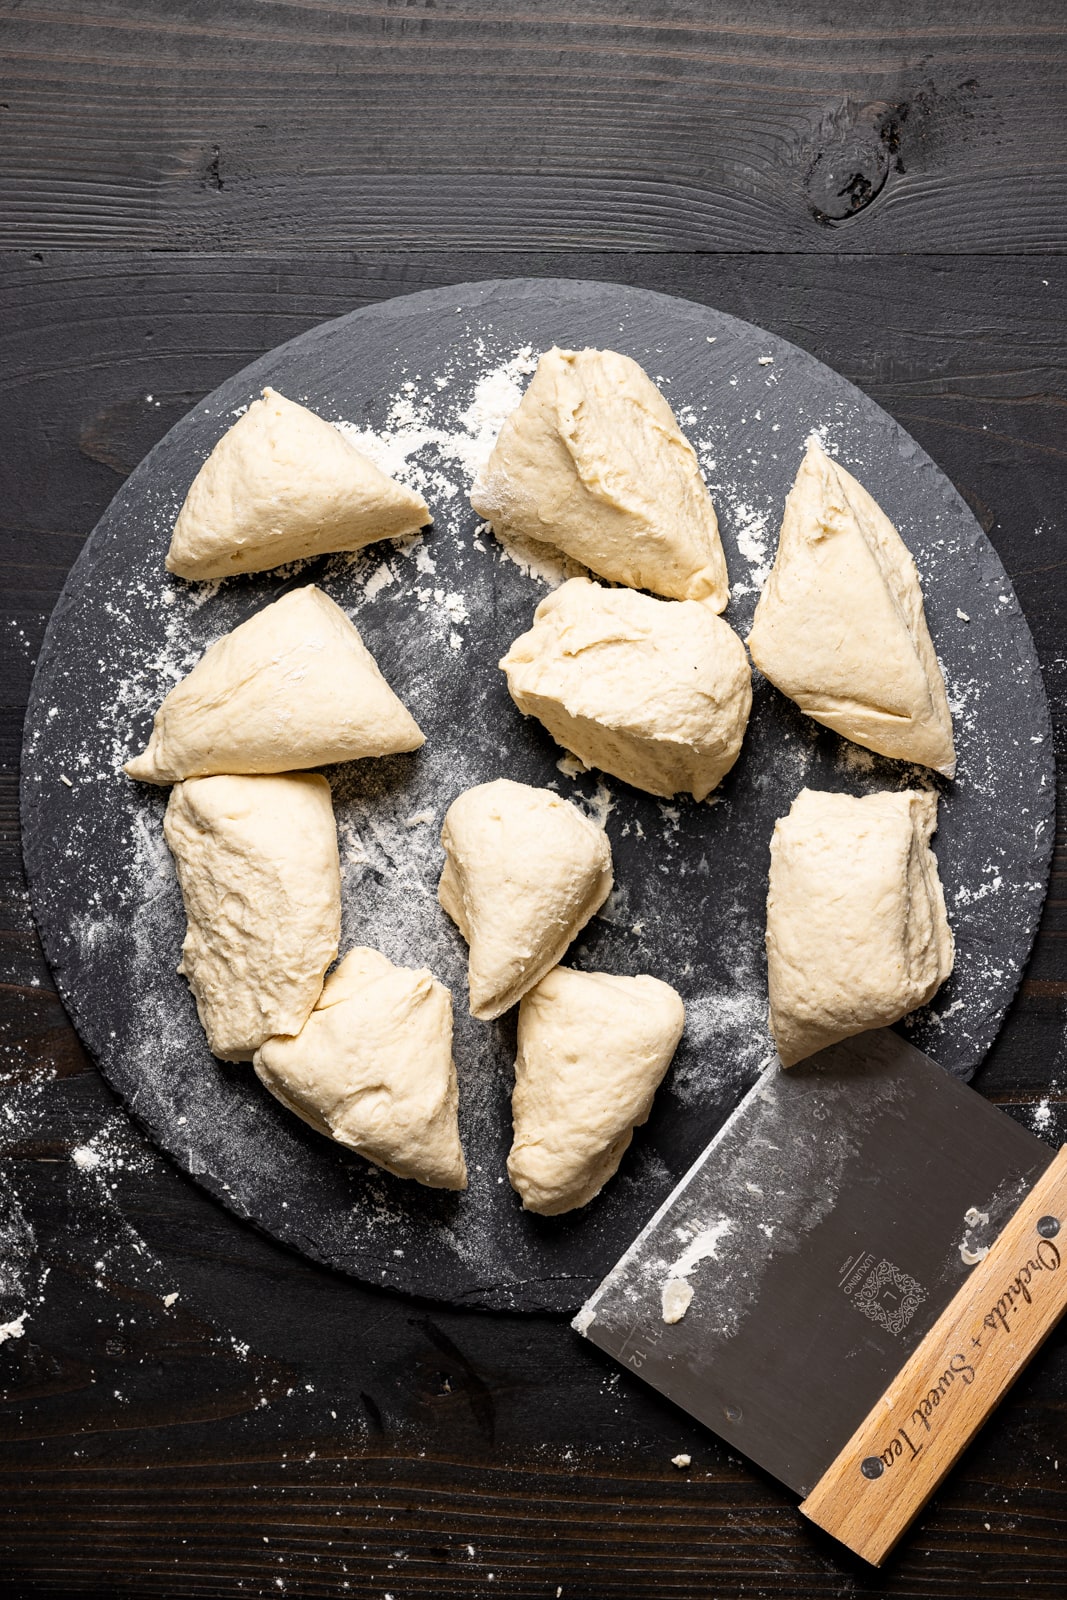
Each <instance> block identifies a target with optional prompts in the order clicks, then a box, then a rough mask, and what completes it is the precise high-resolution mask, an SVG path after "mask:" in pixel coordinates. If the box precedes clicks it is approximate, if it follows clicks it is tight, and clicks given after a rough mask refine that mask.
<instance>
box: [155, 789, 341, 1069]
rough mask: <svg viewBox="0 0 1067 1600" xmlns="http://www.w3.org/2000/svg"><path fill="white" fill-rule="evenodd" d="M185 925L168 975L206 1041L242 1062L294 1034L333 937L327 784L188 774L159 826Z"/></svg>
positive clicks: (333, 951)
mask: <svg viewBox="0 0 1067 1600" xmlns="http://www.w3.org/2000/svg"><path fill="white" fill-rule="evenodd" d="M163 832H164V835H165V836H166V840H167V843H168V845H169V846H170V849H171V853H172V855H173V856H174V865H175V867H176V868H177V873H178V883H179V885H180V886H181V891H182V899H183V900H184V902H185V915H186V917H187V919H188V923H189V927H188V932H187V933H186V935H185V943H184V944H183V945H182V959H181V964H180V966H179V967H178V971H179V972H183V973H184V974H185V976H186V977H187V978H188V980H189V986H190V988H191V989H192V991H193V994H194V995H195V997H196V1009H197V1011H198V1012H199V1013H200V1021H201V1022H202V1023H203V1025H204V1032H205V1033H206V1034H207V1040H208V1044H209V1045H210V1046H211V1048H212V1050H213V1051H214V1053H215V1055H217V1056H221V1057H222V1059H223V1060H224V1061H251V1059H252V1056H253V1054H254V1053H255V1051H256V1050H258V1049H259V1046H260V1045H261V1044H262V1043H263V1041H264V1040H265V1039H269V1038H270V1037H271V1035H272V1034H276V1033H299V1032H300V1030H301V1028H302V1027H303V1026H304V1023H305V1022H306V1021H307V1019H308V1017H309V1015H310V1013H311V1008H312V1006H313V1005H314V1004H315V1002H316V1000H317V999H318V998H319V995H320V993H321V992H322V980H323V976H324V974H325V972H326V968H327V967H328V966H329V965H330V962H331V961H333V960H334V959H335V957H336V955H337V942H338V940H339V939H340V937H341V869H340V865H339V862H338V859H337V831H336V829H335V827H334V820H333V806H332V804H331V801H330V786H329V784H328V783H327V782H326V779H325V778H320V777H318V776H316V775H315V774H313V773H307V772H293V773H289V774H288V775H287V776H285V777H266V778H235V777H229V776H226V777H214V778H192V779H190V780H189V782H188V783H179V784H176V785H175V786H174V789H173V790H172V791H171V796H170V803H169V805H168V806H167V814H166V816H165V817H164V818H163Z"/></svg>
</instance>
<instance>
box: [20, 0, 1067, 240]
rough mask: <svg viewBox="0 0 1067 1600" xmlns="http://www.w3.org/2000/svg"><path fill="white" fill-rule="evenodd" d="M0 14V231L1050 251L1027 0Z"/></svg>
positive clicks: (1034, 7)
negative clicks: (1, 146) (867, 5)
mask: <svg viewBox="0 0 1067 1600" xmlns="http://www.w3.org/2000/svg"><path fill="white" fill-rule="evenodd" d="M4 10H5V11H6V13H7V14H6V16H5V17H4V19H3V24H2V29H3V42H2V46H0V47H2V49H3V51H4V54H5V56H6V67H5V72H4V88H3V95H4V100H3V103H2V105H0V126H2V127H3V133H4V141H5V147H6V159H5V162H4V164H3V168H2V170H0V219H2V222H0V244H4V245H13V244H19V245H21V244H24V245H26V246H28V247H30V248H37V247H43V246H66V247H78V248H85V247H97V248H106V249H129V248H141V249H152V250H213V251H227V252H228V251H242V252H259V251H278V250H280V251H288V250H299V251H300V252H302V253H307V252H309V251H331V250H336V249H368V248H376V249H381V248H389V247H405V248H411V249H422V248H426V247H430V248H459V249H462V248H467V247H471V246H475V245H479V246H482V247H488V248H506V249H510V250H515V251H519V252H526V251H529V250H531V249H543V248H548V247H561V246H562V247H572V248H584V249H589V248H600V249H606V250H613V251H616V250H617V251H625V250H635V249H637V250H647V251H712V252H729V251H737V250H744V251H761V252H762V251H803V252H813V253H828V254H840V253H843V252H848V251H856V250H864V251H871V252H878V253H880V254H883V253H886V252H894V253H909V254H912V253H915V252H918V251H943V250H949V251H952V252H954V253H964V252H967V253H976V254H978V253H987V252H997V253H1018V252H1020V251H1048V250H1062V249H1063V247H1064V244H1065V242H1067V222H1065V219H1067V204H1065V201H1067V162H1065V160H1064V156H1065V153H1067V124H1065V119H1064V118H1063V116H1062V114H1060V113H1061V109H1062V84H1063V80H1064V72H1065V66H1067V63H1065V55H1067V18H1065V17H1064V14H1063V11H1062V8H1060V7H1058V6H1056V5H1054V4H1052V3H1050V0H1044V3H1034V0H1023V3H1019V4H1015V5H1013V6H1012V7H1011V8H1010V10H1008V11H1006V10H1005V8H1004V7H1003V6H1002V5H1000V4H998V3H996V0H971V3H970V4H968V5H967V6H966V7H962V6H960V7H958V8H956V14H955V15H954V16H947V15H946V14H945V8H944V7H943V6H936V5H933V4H932V3H930V0H898V4H897V5H895V6H894V7H893V11H892V15H891V17H890V16H888V15H886V14H884V13H882V12H880V11H870V12H867V11H864V10H863V9H862V8H857V7H855V6H849V5H840V4H839V5H837V6H831V7H829V8H827V7H826V6H825V5H823V4H821V3H817V0H796V3H793V4H790V5H788V6H787V5H784V4H782V3H780V0H773V3H769V4H766V5H764V6H761V7H759V8H755V7H746V6H737V7H733V8H724V7H720V6H714V7H708V6H706V5H704V4H702V3H700V0H633V3H627V4H625V5H622V4H618V3H616V0H585V3H583V5H582V6H581V8H580V9H577V10H576V9H575V8H574V7H572V6H568V5H566V4H565V3H563V0H528V3H525V4H515V5H507V6H503V5H496V6H493V5H488V4H486V0H377V3H375V0H367V3H359V4H357V3H345V0H229V3H227V4H225V5H224V6H220V5H218V4H217V3H215V0H182V4H181V5H178V6H175V5H174V4H173V3H171V0H140V3H139V4H138V5H137V6H136V7H131V6H129V5H124V4H122V3H121V0H90V3H88V4H86V3H81V0H50V3H47V0H46V3H42V4H31V3H26V4H19V5H8V6H7V7H5V8H4ZM519 270H521V268H520V269H519Z"/></svg>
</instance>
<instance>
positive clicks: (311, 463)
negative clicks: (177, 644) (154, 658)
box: [167, 389, 430, 579]
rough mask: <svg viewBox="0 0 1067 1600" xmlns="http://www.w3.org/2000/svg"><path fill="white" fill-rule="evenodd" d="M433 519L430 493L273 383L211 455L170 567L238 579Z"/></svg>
mask: <svg viewBox="0 0 1067 1600" xmlns="http://www.w3.org/2000/svg"><path fill="white" fill-rule="evenodd" d="M429 521H430V512H429V510H428V508H427V505H426V502H425V500H424V499H423V498H422V496H421V494H416V492H415V491H414V489H408V488H406V487H405V486H404V484H402V483H397V482H396V481H395V480H394V479H393V478H390V477H387V476H386V474H385V473H384V472H381V471H380V470H379V469H378V468H377V467H376V466H375V465H374V463H373V461H371V460H369V459H368V457H367V456H365V455H364V454H363V453H362V451H360V450H357V449H356V447H355V445H353V444H350V443H349V441H348V440H347V439H346V438H345V437H344V435H343V434H341V433H339V432H338V430H337V429H336V428H334V427H331V426H330V424H329V423H328V422H324V421H323V419H322V418H321V417H317V416H316V415H315V413H314V412H313V411H309V410H308V409H307V407H306V406H301V405H297V404H296V403H295V402H294V401H292V400H287V399H286V398H285V396H284V395H280V394H278V393H277V392H276V391H275V390H274V389H264V391H263V398H262V399H261V400H253V402H252V404H251V405H250V406H249V408H248V410H247V411H246V412H245V414H244V416H243V417H241V418H239V420H238V421H237V422H235V423H234V425H233V427H232V428H230V429H229V430H228V431H227V432H226V433H224V434H223V436H222V438H221V439H220V440H219V442H218V444H217V445H216V446H215V448H214V450H212V452H211V454H210V455H209V456H208V458H207V460H206V461H205V462H204V465H203V466H202V467H201V468H200V471H199V472H198V473H197V475H196V477H195V478H194V479H193V482H192V486H191V487H190V489H189V493H188V494H187V495H186V497H185V503H184V505H183V506H182V508H181V510H180V511H179V513H178V520H177V521H176V522H175V524H174V532H173V534H172V535H171V541H170V549H169V550H168V552H167V570H168V572H174V573H177V574H178V576H179V577H181V578H196V579H207V578H229V577H232V576H233V575H234V574H235V573H238V572H265V571H266V570H267V569H268V568H270V567H277V566H281V564H282V563H283V562H285V561H298V560H303V559H305V558H306V557H308V556H318V555H324V554H325V553H326V552H327V551H334V550H362V548H363V546H364V545H368V544H374V543H375V541H376V540H378V539H399V538H402V537H403V536H404V535H405V534H409V533H417V532H418V530H419V529H420V528H423V527H425V526H426V524H427V523H428V522H429Z"/></svg>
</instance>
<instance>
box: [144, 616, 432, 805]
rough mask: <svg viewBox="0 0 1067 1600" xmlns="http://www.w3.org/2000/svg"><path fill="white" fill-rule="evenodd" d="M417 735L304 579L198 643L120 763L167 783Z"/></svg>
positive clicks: (283, 765)
mask: <svg viewBox="0 0 1067 1600" xmlns="http://www.w3.org/2000/svg"><path fill="white" fill-rule="evenodd" d="M424 743H425V739H424V737H423V734H422V732H421V731H420V729H419V726H418V724H417V723H416V721H415V719H414V717H413V716H412V715H411V713H410V712H409V711H408V710H407V709H406V707H405V706H404V705H403V704H402V703H401V702H400V700H399V699H398V698H397V696H396V695H395V694H394V693H393V691H392V689H390V687H389V685H388V684H387V683H386V681H385V679H384V678H383V677H382V674H381V672H380V671H379V669H378V664H377V662H376V661H375V659H374V657H373V656H372V655H371V653H370V651H369V650H368V649H367V647H366V645H365V644H364V643H363V640H362V639H361V638H360V636H359V633H358V631H357V630H356V628H355V627H354V626H353V624H352V623H351V622H350V621H349V619H348V617H347V616H346V615H345V613H344V612H343V611H342V610H341V607H340V606H338V605H335V604H334V602H333V601H332V600H331V599H330V598H329V596H328V595H325V594H323V592H322V590H321V589H318V588H316V587H315V585H314V584H308V585H307V586H306V587H304V588H302V589H293V590H292V591H291V592H290V593H289V594H286V595H283V596H282V598H281V599H280V600H275V601H274V603H273V604H272V605H269V606H265V607H264V608H263V610H262V611H257V612H256V614H255V615H254V616H252V617H249V619H248V621H247V622H242V623H241V624H240V625H239V626H238V627H236V628H234V629H233V631H232V633H228V634H226V636H225V637H224V638H222V639H219V640H217V642H216V643H215V644H213V645H210V646H209V647H208V649H207V650H205V652H204V654H203V655H202V656H201V658H200V660H199V661H198V662H197V664H196V666H195V667H194V668H193V669H192V671H191V672H190V673H189V674H188V675H187V676H186V677H184V678H183V679H182V681H181V682H180V683H178V684H175V686H174V688H173V689H172V690H171V691H170V693H169V694H168V695H167V697H166V699H165V700H164V701H163V704H162V705H161V706H160V708H159V710H158V711H157V712H156V716H155V721H154V723H153V725H152V736H151V738H150V739H149V741H148V746H147V748H146V749H145V750H144V751H143V752H142V753H141V754H140V755H139V756H135V757H134V759H133V760H132V761H128V762H127V763H126V768H125V770H126V772H127V773H128V774H129V776H130V777H131V778H137V779H139V780H140V781H141V782H143V783H174V782H176V781H177V780H179V779H181V778H200V777H206V776H208V775H209V774H211V773H223V772H228V773H261V772H292V771H295V770H297V769H300V768H303V767H320V766H325V765H327V764H328V763H329V762H333V761H354V760H358V759H360V758H361V757H363V756H384V755H391V754H393V753H394V752H396V751H400V750H417V749H418V748H419V746H420V745H422V744H424Z"/></svg>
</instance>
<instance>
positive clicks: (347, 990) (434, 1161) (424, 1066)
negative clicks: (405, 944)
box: [254, 946, 467, 1189]
mask: <svg viewBox="0 0 1067 1600" xmlns="http://www.w3.org/2000/svg"><path fill="white" fill-rule="evenodd" d="M254 1064H255V1069H256V1075H257V1076H258V1078H259V1080H260V1082H261V1083H263V1084H264V1085H265V1086H266V1087H267V1088H268V1089H269V1090H270V1092H271V1094H273V1095H274V1096H275V1098H276V1099H278V1100H280V1101H281V1103H282V1104H283V1105H284V1106H287V1107H288V1109H289V1110H290V1111H293V1112H295V1113H296V1115H297V1116H298V1117H302V1118H303V1120H304V1121H305V1122H306V1123H308V1124H309V1126H310V1127H312V1128H314V1129H316V1131H317V1132H319V1133H322V1134H325V1135H326V1136H327V1138H330V1139H335V1140H336V1141H337V1143H338V1144H343V1145H346V1146H347V1147H348V1148H349V1149H350V1150H355V1151H358V1153H359V1154H360V1155H361V1156H364V1157H366V1159H367V1160H368V1161H373V1162H374V1163H375V1164H376V1165H377V1166H379V1167H384V1168H385V1170H386V1171H387V1172H391V1173H393V1174H394V1175H395V1176H396V1177H398V1178H413V1179H414V1180H415V1181H416V1182H417V1183H422V1184H425V1185H427V1186H428V1187H429V1188H433V1189H465V1188H466V1187H467V1167H466V1163H465V1162H464V1159H463V1148H462V1146H461V1144H460V1142H459V1123H458V1120H457V1109H458V1105H459V1089H458V1085H457V1082H456V1068H455V1063H454V1062H453V1060H452V996H451V995H450V994H449V992H448V990H447V989H446V988H445V986H444V985H443V984H441V983H438V981H437V979H436V978H435V977H434V976H433V974H432V973H430V972H427V971H426V970H425V968H420V969H419V970H414V969H412V968H410V967H397V966H394V965H393V963H392V962H391V961H390V960H389V959H388V957H386V956H384V955H382V954H381V953H380V952H379V951H377V950H371V949H369V948H367V947H366V946H357V947H356V948H355V949H354V950H350V951H349V952H348V954H347V955H346V956H345V958H344V960H343V961H342V962H341V963H340V965H339V966H338V967H337V968H336V969H335V971H333V972H331V974H330V976H329V977H328V978H327V980H326V984H325V987H324V988H323V991H322V994H321V996H320V997H319V1000H318V1003H317V1005H316V1006H315V1009H314V1011H313V1012H312V1013H311V1015H310V1017H309V1018H308V1020H307V1022H306V1023H305V1024H304V1026H303V1028H302V1029H301V1031H300V1033H299V1034H298V1035H297V1036H296V1037H295V1038H275V1039H268V1040H267V1041H266V1042H265V1043H264V1044H263V1045H261V1047H260V1049H259V1050H258V1051H257V1052H256V1057H255V1063H254Z"/></svg>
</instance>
